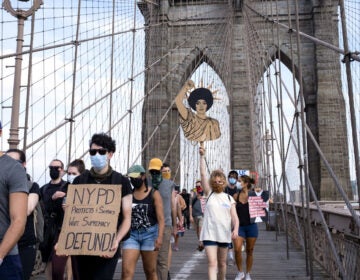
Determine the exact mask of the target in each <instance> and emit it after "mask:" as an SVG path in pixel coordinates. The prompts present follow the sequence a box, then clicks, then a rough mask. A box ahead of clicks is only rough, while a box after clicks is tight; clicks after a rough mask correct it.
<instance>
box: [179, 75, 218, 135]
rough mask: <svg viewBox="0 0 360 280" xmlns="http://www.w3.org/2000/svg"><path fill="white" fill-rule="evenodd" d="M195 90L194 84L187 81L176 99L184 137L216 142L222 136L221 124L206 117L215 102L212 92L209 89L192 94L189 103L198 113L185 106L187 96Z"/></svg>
mask: <svg viewBox="0 0 360 280" xmlns="http://www.w3.org/2000/svg"><path fill="white" fill-rule="evenodd" d="M193 88H195V85H194V82H193V81H191V80H189V81H187V82H186V83H185V85H184V86H183V87H182V88H181V90H180V92H179V94H178V95H177V96H176V98H175V102H176V106H177V109H178V111H179V115H180V124H181V127H182V128H183V131H184V135H185V137H186V138H187V139H189V140H191V141H197V142H204V141H209V140H215V139H217V138H219V137H220V136H221V132H220V126H219V122H218V121H217V120H216V119H213V118H210V117H208V116H207V115H206V112H207V111H208V110H209V109H210V108H211V107H212V105H213V102H214V98H213V95H212V92H211V91H210V90H209V89H207V88H197V89H194V90H193V91H192V92H191V93H190V95H189V98H188V99H187V101H188V104H189V106H190V107H191V109H193V110H194V111H195V112H196V113H194V112H193V111H192V110H191V109H190V108H187V107H185V105H184V99H185V98H186V97H187V96H186V94H187V93H188V92H189V91H190V90H191V89H193Z"/></svg>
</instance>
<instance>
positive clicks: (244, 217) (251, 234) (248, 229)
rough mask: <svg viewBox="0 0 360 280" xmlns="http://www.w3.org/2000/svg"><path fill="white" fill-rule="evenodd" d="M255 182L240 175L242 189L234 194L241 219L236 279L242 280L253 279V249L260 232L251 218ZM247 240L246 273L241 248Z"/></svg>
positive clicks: (235, 242)
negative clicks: (250, 196)
mask: <svg viewBox="0 0 360 280" xmlns="http://www.w3.org/2000/svg"><path fill="white" fill-rule="evenodd" d="M254 183H255V181H254V179H253V178H251V177H249V176H247V175H242V176H240V184H241V190H240V191H239V192H238V193H236V194H234V199H235V201H236V213H237V216H238V218H239V220H240V221H241V225H240V227H239V233H238V235H239V237H238V238H237V239H236V240H234V251H235V261H236V265H237V268H238V273H237V275H236V278H235V280H241V279H244V278H245V279H246V280H251V277H250V271H251V268H252V265H253V251H254V246H255V242H256V239H257V237H258V232H259V231H258V226H257V224H256V223H255V222H254V221H253V220H252V219H250V212H249V201H248V200H249V191H250V190H251V187H252V184H254ZM245 240H246V274H245V273H244V271H243V267H242V254H241V248H242V245H243V243H244V241H245Z"/></svg>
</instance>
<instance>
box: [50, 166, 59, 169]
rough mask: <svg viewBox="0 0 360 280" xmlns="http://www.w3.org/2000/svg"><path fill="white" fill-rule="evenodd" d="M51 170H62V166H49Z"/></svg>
mask: <svg viewBox="0 0 360 280" xmlns="http://www.w3.org/2000/svg"><path fill="white" fill-rule="evenodd" d="M49 168H50V169H60V168H61V166H49Z"/></svg>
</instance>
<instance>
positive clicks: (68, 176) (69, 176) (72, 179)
mask: <svg viewBox="0 0 360 280" xmlns="http://www.w3.org/2000/svg"><path fill="white" fill-rule="evenodd" d="M76 177H77V176H76V175H69V174H68V175H67V181H68V182H69V183H70V184H72V183H73V182H74V179H75V178H76Z"/></svg>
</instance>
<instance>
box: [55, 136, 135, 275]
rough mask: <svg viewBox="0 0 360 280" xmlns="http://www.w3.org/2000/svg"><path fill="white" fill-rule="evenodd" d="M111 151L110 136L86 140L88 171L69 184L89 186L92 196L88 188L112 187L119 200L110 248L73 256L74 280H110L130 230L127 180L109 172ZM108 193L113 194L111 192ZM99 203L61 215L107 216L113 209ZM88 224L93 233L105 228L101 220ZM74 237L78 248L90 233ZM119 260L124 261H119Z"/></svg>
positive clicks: (130, 195)
mask: <svg viewBox="0 0 360 280" xmlns="http://www.w3.org/2000/svg"><path fill="white" fill-rule="evenodd" d="M115 149H116V147H115V141H114V140H113V139H112V138H111V137H110V136H108V135H106V134H105V133H99V134H94V135H93V136H92V138H91V140H90V149H89V154H90V160H91V165H92V168H91V169H90V171H85V172H84V173H83V174H81V175H80V176H78V177H76V178H75V179H74V182H73V184H74V185H79V187H81V186H84V185H87V184H89V190H88V192H89V196H90V194H94V193H95V192H96V190H95V191H94V190H93V189H91V190H90V186H94V185H99V187H100V186H102V185H115V186H114V187H116V189H120V192H119V193H120V197H121V205H119V208H120V209H119V211H118V212H119V215H118V216H117V217H116V220H117V231H116V234H115V238H114V239H113V241H112V244H111V246H109V247H110V249H109V250H107V251H106V252H103V251H101V252H100V253H99V254H98V255H93V254H92V252H88V254H84V255H73V256H72V260H74V262H73V274H74V275H73V276H74V279H75V280H84V279H86V280H95V279H96V280H109V279H113V277H114V273H115V268H116V265H117V262H118V258H119V248H118V246H119V243H120V241H121V240H122V239H123V238H124V237H125V236H126V235H127V233H128V232H129V230H130V224H131V204H132V189H131V186H130V182H129V180H128V179H127V178H126V177H124V176H123V175H121V174H120V173H118V172H116V171H115V170H113V169H112V167H111V165H110V160H111V158H112V156H113V155H114V152H115ZM70 187H71V185H70V186H69V188H70ZM75 189H76V186H75ZM98 189H100V188H98ZM69 191H70V190H69ZM69 191H68V195H67V200H66V203H67V204H68V202H69V204H70V202H71V201H69V199H70V197H69ZM102 193H103V194H105V193H110V191H107V190H106V189H105V187H103V188H102ZM111 193H114V192H113V191H112V192H111ZM98 194H99V195H98V196H97V197H95V200H100V201H103V200H104V199H105V198H104V197H105V196H104V195H103V196H102V197H100V191H99V192H98ZM88 199H89V200H90V199H91V197H89V198H88ZM86 200H87V199H86ZM102 204H104V205H102ZM102 204H98V205H96V206H97V208H96V209H94V208H86V207H83V208H76V207H75V206H73V207H71V208H70V209H69V208H67V209H66V210H65V215H66V214H67V213H66V211H73V212H87V211H88V212H91V210H93V211H98V212H100V213H102V214H101V215H103V216H104V215H108V216H109V215H110V214H111V213H110V212H112V211H113V210H112V211H107V212H105V211H106V208H105V206H106V205H105V204H106V201H105V202H102ZM74 207H75V208H74ZM74 209H75V210H74ZM108 212H109V213H110V214H109V213H108ZM84 222H86V223H87V224H88V223H89V220H88V219H87V220H86V221H85V220H84V219H83V220H82V223H84ZM92 222H93V227H94V230H95V227H96V228H101V227H104V226H106V225H107V222H106V221H102V220H99V221H92ZM90 228H91V227H90ZM105 229H106V228H105V227H104V230H105ZM86 234H87V235H86ZM78 236H82V237H80V240H78V239H76V240H75V241H76V242H74V246H80V244H81V245H82V244H84V242H87V241H88V240H87V239H86V236H91V232H84V233H83V234H78ZM104 238H105V237H104ZM59 242H60V239H59ZM58 245H59V244H58ZM73 249H74V248H73ZM75 249H76V248H75ZM123 261H126V260H125V259H123Z"/></svg>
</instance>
